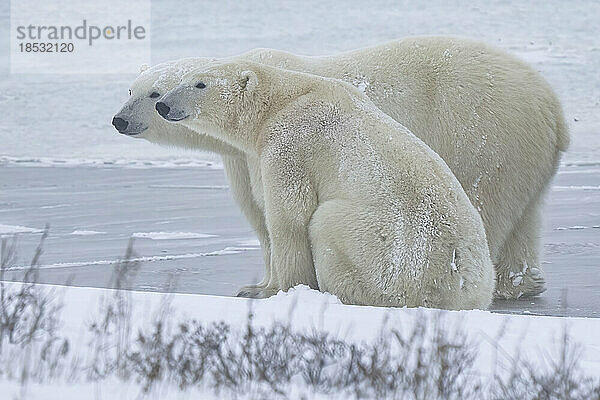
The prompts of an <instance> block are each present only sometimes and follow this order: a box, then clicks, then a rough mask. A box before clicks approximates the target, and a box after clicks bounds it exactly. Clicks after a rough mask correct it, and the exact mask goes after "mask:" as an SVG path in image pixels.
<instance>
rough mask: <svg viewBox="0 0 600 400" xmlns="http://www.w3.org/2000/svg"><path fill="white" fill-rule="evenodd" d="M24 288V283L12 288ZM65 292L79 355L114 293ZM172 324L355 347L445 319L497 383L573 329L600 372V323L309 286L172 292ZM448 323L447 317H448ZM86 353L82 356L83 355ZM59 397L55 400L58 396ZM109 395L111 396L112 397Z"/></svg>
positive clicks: (150, 305)
mask: <svg viewBox="0 0 600 400" xmlns="http://www.w3.org/2000/svg"><path fill="white" fill-rule="evenodd" d="M7 285H8V286H9V287H10V285H19V284H18V283H7ZM40 287H42V288H48V289H54V290H57V294H58V295H59V297H60V298H61V299H62V302H63V303H64V307H63V309H62V314H61V315H62V320H63V323H62V329H61V332H60V334H61V335H63V336H65V337H67V338H68V339H69V341H70V343H73V345H74V349H73V350H74V352H75V353H76V354H77V352H78V351H79V352H84V351H85V345H86V343H85V340H82V337H81V333H82V332H84V331H85V329H86V328H85V327H86V324H87V323H89V322H90V318H91V314H90V311H92V312H93V311H94V310H97V309H98V305H99V304H101V303H102V301H103V300H104V299H106V298H109V297H110V296H111V295H112V294H113V293H114V290H111V289H97V288H82V287H63V286H52V285H40ZM130 295H131V297H130V301H131V304H132V305H133V309H132V315H131V317H132V319H131V320H132V321H134V322H135V324H136V326H135V327H134V331H136V329H137V328H139V327H143V326H149V325H150V324H151V323H152V321H153V319H154V318H155V317H156V314H157V313H158V310H160V309H161V305H162V306H164V304H165V299H166V298H167V297H166V296H167V295H165V294H161V293H153V292H130ZM168 299H169V304H170V306H169V312H168V313H169V318H172V319H171V321H172V322H177V321H183V320H190V319H193V320H197V321H201V322H202V323H203V324H205V325H208V324H210V323H212V322H220V321H224V322H226V323H227V324H228V325H230V326H231V327H233V328H238V329H239V330H240V331H243V330H244V327H245V326H246V324H247V321H248V314H249V310H251V311H252V313H253V315H254V318H253V325H254V326H255V327H257V328H259V327H265V328H269V327H271V326H272V325H273V324H274V323H276V322H283V323H289V325H290V326H291V327H292V329H293V330H294V331H303V332H307V331H310V330H315V329H316V330H319V331H325V332H328V333H329V334H331V335H332V337H334V338H337V339H341V340H343V341H345V342H347V343H356V344H360V343H365V342H373V341H374V340H376V339H377V338H378V337H379V335H381V332H385V329H384V328H393V329H395V330H397V331H400V332H402V331H407V330H410V329H411V327H413V326H414V325H415V324H416V322H417V321H423V320H424V319H431V320H434V319H435V318H436V317H438V318H437V320H439V321H442V322H443V324H444V326H446V327H447V328H448V329H449V330H452V329H457V328H459V329H462V330H464V332H465V333H466V334H467V335H468V337H469V340H470V341H472V342H473V343H475V344H476V345H477V346H478V349H479V351H478V352H477V354H476V360H475V367H476V370H477V371H478V372H479V373H480V374H481V376H482V377H484V378H485V377H488V378H490V379H491V377H492V376H493V375H494V374H495V373H496V372H497V371H496V366H497V361H498V357H501V355H502V354H511V355H514V354H518V355H519V356H520V357H521V358H524V359H527V360H529V361H531V362H534V365H535V364H536V360H542V359H543V357H544V356H546V357H547V356H557V355H556V354H553V352H554V351H555V350H556V349H558V344H559V341H560V338H561V336H562V334H563V332H564V330H565V329H566V330H567V331H568V333H569V336H570V339H571V340H572V341H573V342H576V343H578V344H579V345H580V346H581V353H580V354H581V357H580V365H581V367H582V370H583V372H584V373H586V374H587V375H588V376H598V375H599V374H600V338H599V337H598V334H597V333H598V332H600V319H591V318H556V317H541V316H518V315H502V314H493V313H490V312H487V311H460V312H452V311H442V310H432V309H423V308H420V309H407V308H402V309H388V308H378V307H363V306H349V305H344V304H342V303H340V301H339V300H338V299H337V298H336V297H335V296H333V295H330V294H327V293H320V292H317V291H314V290H311V289H309V288H308V287H306V286H298V287H296V288H293V289H291V290H290V291H289V292H287V293H283V292H280V293H278V294H277V295H275V296H273V297H271V298H269V299H266V300H249V299H242V298H231V297H217V296H206V295H193V294H169V295H168ZM440 317H441V318H440ZM80 354H81V353H80ZM102 387H103V388H105V390H103V394H104V396H101V397H100V398H130V396H134V395H135V394H133V393H132V385H131V384H129V383H123V382H121V381H118V380H115V379H113V378H111V379H109V381H104V382H103V383H102ZM95 388H96V386H94V384H93V383H85V382H79V383H75V384H74V385H65V384H62V383H53V384H45V385H40V384H34V385H31V387H29V388H28V389H27V394H28V396H27V398H31V399H49V398H61V399H71V398H77V399H87V398H90V399H92V398H98V397H97V392H96V391H95V390H94V389H95ZM0 390H1V391H2V392H4V393H10V396H9V397H10V398H12V397H13V396H16V395H18V394H19V393H21V392H20V390H21V387H20V386H19V384H18V383H16V382H14V381H6V380H4V379H2V380H0ZM198 390H199V389H197V388H196V389H193V390H190V391H187V392H184V393H181V392H179V391H178V390H176V388H175V389H174V388H173V387H170V388H169V387H164V388H161V389H160V392H161V393H160V395H161V396H160V398H163V399H175V398H176V399H182V398H194V399H197V398H214V395H212V396H211V395H210V394H206V393H200V392H198ZM48 396H51V397H48ZM52 396H54V397H52ZM106 396H108V397H106Z"/></svg>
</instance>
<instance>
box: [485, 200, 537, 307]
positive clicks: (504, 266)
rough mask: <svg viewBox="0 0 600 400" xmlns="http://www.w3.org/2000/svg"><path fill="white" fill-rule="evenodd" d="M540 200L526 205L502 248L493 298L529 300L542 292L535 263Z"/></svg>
mask: <svg viewBox="0 0 600 400" xmlns="http://www.w3.org/2000/svg"><path fill="white" fill-rule="evenodd" d="M542 197H543V196H540V197H539V198H535V199H533V200H532V201H531V202H530V203H529V204H528V206H527V208H526V209H525V211H524V213H523V215H522V217H521V219H520V220H519V221H518V222H517V224H516V225H515V226H514V228H513V229H512V231H511V232H510V234H509V235H508V236H507V238H506V240H505V241H504V244H503V245H502V250H501V251H500V253H499V258H498V261H497V263H496V276H497V283H496V293H495V296H494V297H496V298H501V299H517V298H519V297H531V296H536V295H539V294H540V293H543V292H544V291H545V290H546V288H545V286H544V278H543V275H542V270H541V266H540V261H539V249H540V237H539V235H540V233H539V227H540V225H541V215H540V214H541V213H540V207H541V203H542V200H541V198H542Z"/></svg>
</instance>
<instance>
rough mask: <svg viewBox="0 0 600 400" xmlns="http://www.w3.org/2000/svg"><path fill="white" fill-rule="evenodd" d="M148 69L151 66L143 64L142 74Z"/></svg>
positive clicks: (141, 66)
mask: <svg viewBox="0 0 600 400" xmlns="http://www.w3.org/2000/svg"><path fill="white" fill-rule="evenodd" d="M148 68H150V66H149V65H148V64H142V65H140V74H141V73H142V72H144V71H145V70H147V69H148Z"/></svg>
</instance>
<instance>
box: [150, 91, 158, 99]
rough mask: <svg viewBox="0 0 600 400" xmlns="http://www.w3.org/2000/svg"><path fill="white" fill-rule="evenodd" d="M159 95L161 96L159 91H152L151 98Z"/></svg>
mask: <svg viewBox="0 0 600 400" xmlns="http://www.w3.org/2000/svg"><path fill="white" fill-rule="evenodd" d="M157 97H160V93H158V92H152V93H150V98H151V99H155V98H157Z"/></svg>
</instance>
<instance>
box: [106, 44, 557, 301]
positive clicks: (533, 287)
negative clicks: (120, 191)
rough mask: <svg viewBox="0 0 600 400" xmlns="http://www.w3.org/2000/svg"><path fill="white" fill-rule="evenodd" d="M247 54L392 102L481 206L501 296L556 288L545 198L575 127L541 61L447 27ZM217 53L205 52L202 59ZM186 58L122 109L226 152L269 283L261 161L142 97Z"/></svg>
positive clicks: (165, 135) (178, 139)
mask: <svg viewBox="0 0 600 400" xmlns="http://www.w3.org/2000/svg"><path fill="white" fill-rule="evenodd" d="M236 58H237V59H242V60H244V59H245V60H251V61H257V62H260V63H263V64H266V65H272V66H277V67H282V68H287V69H291V70H297V71H302V72H308V73H313V74H317V75H321V76H325V77H332V78H339V79H342V80H345V81H347V82H350V83H352V84H354V85H355V86H357V87H358V88H359V89H362V90H364V91H365V93H366V94H367V95H368V96H369V97H370V99H371V100H372V101H373V102H374V103H375V104H376V105H377V106H378V107H379V108H380V109H381V110H382V111H384V112H385V113H387V114H388V115H389V116H391V117H392V118H394V119H395V120H396V121H398V122H400V123H402V124H403V125H405V126H406V127H408V128H409V129H410V130H411V131H412V132H413V133H414V134H415V135H416V136H418V137H419V138H421V139H422V140H423V141H424V142H425V143H427V144H428V145H429V146H430V147H431V148H432V149H433V150H434V151H436V152H437V153H438V154H439V155H440V156H441V157H442V158H443V159H444V160H445V162H446V163H447V164H448V166H449V167H450V169H451V170H452V172H453V173H454V174H455V176H456V178H457V179H458V180H459V182H460V183H461V185H462V186H463V188H464V190H465V191H466V193H467V195H468V196H469V198H470V200H471V202H472V203H473V204H474V205H475V206H476V207H477V209H478V211H479V212H480V214H481V217H482V218H483V222H484V226H485V228H486V233H487V238H488V244H489V248H490V254H491V257H492V260H493V262H494V264H495V266H496V273H497V279H498V283H497V286H496V295H497V296H498V297H505V298H516V297H519V296H521V295H523V296H531V295H536V294H539V293H541V292H542V291H543V290H544V285H543V278H542V275H541V269H540V261H539V236H540V227H539V223H540V215H539V214H540V206H541V203H542V200H543V197H544V193H545V191H546V188H547V186H548V184H549V182H550V180H551V178H552V176H553V175H554V173H555V171H556V167H557V165H558V161H559V158H560V153H561V152H562V151H565V150H566V148H567V146H568V142H569V136H568V132H567V129H566V126H565V124H564V118H563V115H562V110H561V107H560V104H559V102H558V100H557V98H556V96H555V95H554V93H553V91H552V89H551V88H550V87H549V86H548V84H547V83H546V82H545V81H544V80H543V78H541V77H540V76H539V75H538V74H537V73H536V72H535V71H533V70H532V69H531V68H530V67H529V66H527V65H526V64H525V63H523V62H521V61H519V60H518V59H515V58H514V57H512V56H510V55H508V54H506V53H505V52H503V51H500V50H497V49H493V48H490V47H488V46H486V45H484V44H481V43H478V42H473V41H470V40H465V39H457V38H443V37H417V38H408V39H404V40H400V41H394V42H390V43H387V44H384V45H381V46H377V47H373V48H366V49H360V50H356V51H352V52H349V53H342V54H339V55H335V56H322V57H305V56H296V55H293V54H290V53H286V52H281V51H276V50H269V49H257V50H253V51H251V52H249V53H246V54H243V55H241V56H238V57H236ZM207 61H208V60H207V59H196V61H195V62H196V66H199V65H201V64H202V63H204V62H207ZM181 62H184V63H186V61H185V60H184V61H181ZM177 64H178V63H177V62H174V63H172V64H164V65H160V66H157V67H155V68H153V69H151V70H149V71H146V72H145V73H143V74H142V75H141V76H140V78H138V80H136V82H134V85H133V86H132V90H133V91H134V94H132V99H131V100H130V102H128V104H126V105H125V106H124V108H123V110H122V111H121V112H120V113H119V114H117V116H123V117H124V118H134V119H136V118H138V119H139V117H136V116H137V115H142V116H143V119H145V120H146V125H147V126H149V128H148V129H146V130H145V131H144V132H143V133H141V134H138V135H137V137H142V138H145V139H148V140H151V141H156V142H162V143H170V144H179V145H183V146H185V147H188V148H199V149H204V150H212V151H217V152H219V153H221V154H224V155H225V168H226V171H227V174H228V177H230V182H231V188H232V191H233V194H234V197H235V198H236V199H237V200H238V202H240V205H241V206H242V210H243V211H244V213H245V214H246V216H248V218H249V220H250V222H251V223H252V224H253V226H254V227H255V229H256V231H257V234H258V236H259V240H260V241H261V245H262V247H263V250H264V253H265V260H266V265H265V268H266V274H265V279H264V280H263V284H262V286H264V284H265V283H266V282H267V281H268V279H269V278H268V275H269V265H268V259H269V257H268V255H269V251H270V250H269V243H268V235H267V233H266V228H265V225H264V221H263V220H264V218H263V216H262V208H263V207H262V204H261V203H262V199H261V197H262V195H261V190H262V189H261V185H260V173H259V172H258V171H259V168H258V166H257V165H256V160H252V159H251V157H245V156H244V155H239V154H238V153H236V151H235V149H233V148H231V147H229V146H226V145H223V144H219V143H217V142H216V141H215V140H214V139H212V138H211V137H210V136H208V135H205V134H202V133H198V132H196V133H192V132H189V131H186V128H184V127H182V126H181V125H179V126H177V127H175V125H173V124H170V125H169V124H168V123H166V122H165V121H164V120H162V119H161V118H160V117H158V115H157V114H156V113H155V112H153V111H151V110H149V108H151V107H153V105H154V103H155V102H156V101H157V100H158V99H153V101H138V98H139V96H142V97H144V98H146V97H148V96H149V94H150V93H151V92H152V91H153V90H154V80H157V79H158V77H160V76H162V75H163V74H166V75H168V76H177V78H175V79H172V80H169V83H170V84H173V82H175V81H177V80H178V79H179V77H180V76H181V75H180V74H179V73H180V72H181V68H180V67H179V66H178V65H177ZM164 81H166V80H165V79H162V80H161V82H162V83H163V85H162V86H163V87H164V88H165V89H167V90H168V89H169V87H168V86H167V85H164ZM171 87H172V86H171ZM136 94H137V96H136ZM160 94H161V95H162V94H163V92H162V91H161V92H160ZM133 102H135V106H133V107H131V106H130V104H129V103H133ZM250 194H252V195H250ZM260 288H261V285H260V284H259V285H258V286H249V287H246V288H243V289H242V291H241V293H242V294H246V295H252V294H253V291H255V290H260Z"/></svg>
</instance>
